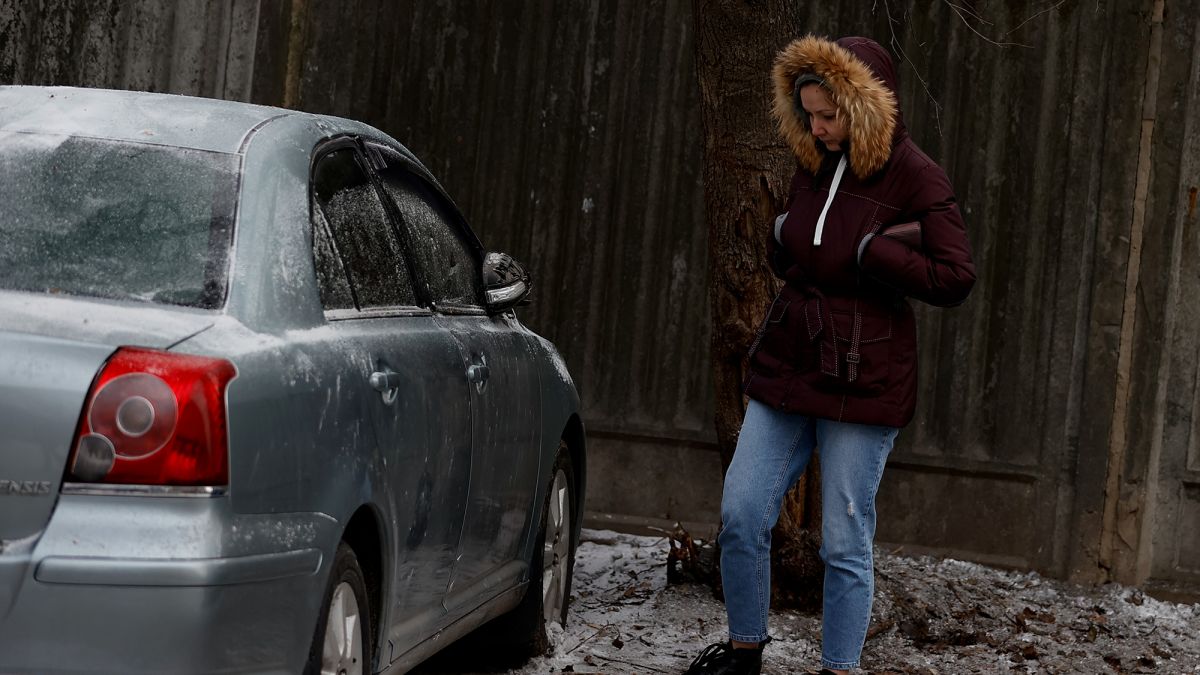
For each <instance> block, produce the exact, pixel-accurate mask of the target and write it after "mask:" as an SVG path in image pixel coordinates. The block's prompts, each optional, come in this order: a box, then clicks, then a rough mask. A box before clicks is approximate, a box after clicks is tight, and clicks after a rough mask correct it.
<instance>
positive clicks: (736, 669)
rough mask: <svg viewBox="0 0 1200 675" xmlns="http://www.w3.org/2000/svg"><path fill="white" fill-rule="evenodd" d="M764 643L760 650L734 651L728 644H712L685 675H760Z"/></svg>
mask: <svg viewBox="0 0 1200 675" xmlns="http://www.w3.org/2000/svg"><path fill="white" fill-rule="evenodd" d="M767 642H770V640H769V639H768V640H766V641H764V642H763V643H762V644H760V645H759V646H758V649H734V648H733V645H732V644H730V643H728V642H718V643H716V644H711V645H709V646H707V647H705V648H704V651H702V652H700V656H697V657H696V660H695V661H692V665H691V666H689V667H688V669H687V671H685V672H684V674H683V675H758V674H759V672H760V671H761V670H762V652H763V647H765V646H766V645H767Z"/></svg>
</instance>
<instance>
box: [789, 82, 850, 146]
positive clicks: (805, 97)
mask: <svg viewBox="0 0 1200 675" xmlns="http://www.w3.org/2000/svg"><path fill="white" fill-rule="evenodd" d="M800 103H801V105H803V106H804V111H805V112H807V113H808V121H809V123H810V124H811V127H812V135H813V136H816V137H817V139H818V140H819V141H821V142H822V143H824V144H825V147H826V148H828V149H829V150H835V151H836V150H841V149H842V144H843V143H845V142H846V125H845V124H843V123H842V120H841V118H840V117H839V116H838V114H837V107H835V106H834V105H833V101H831V100H829V93H828V92H826V91H825V88H824V87H822V86H821V85H819V84H816V83H815V82H814V83H812V84H807V85H804V87H802V88H801V89H800Z"/></svg>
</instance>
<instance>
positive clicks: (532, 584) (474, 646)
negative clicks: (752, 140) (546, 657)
mask: <svg viewBox="0 0 1200 675" xmlns="http://www.w3.org/2000/svg"><path fill="white" fill-rule="evenodd" d="M579 514H580V509H579V505H578V504H577V503H576V489H575V472H574V467H573V466H572V463H571V453H570V450H569V449H568V448H567V444H566V443H564V442H560V443H559V446H558V453H557V455H556V457H555V459H554V467H553V469H552V470H551V472H550V478H549V480H548V481H547V482H546V492H545V499H544V501H543V502H542V514H541V523H540V525H539V527H538V532H537V537H536V539H535V542H534V550H533V556H532V560H531V561H530V570H529V585H528V586H527V587H526V590H525V597H524V598H522V599H521V604H519V605H517V606H516V608H514V609H513V610H512V611H510V612H508V613H507V614H504V615H502V616H499V617H496V618H495V619H492V620H491V621H489V622H488V623H486V624H484V625H483V626H481V627H480V628H479V629H478V630H476V631H475V632H474V633H473V634H472V635H471V636H469V637H468V638H467V640H466V641H465V643H464V647H466V649H462V650H455V651H461V654H462V656H463V657H466V658H468V659H469V658H470V657H469V656H467V655H469V654H486V655H487V660H488V661H489V663H490V665H491V666H492V667H502V668H508V667H514V666H517V665H520V664H521V663H524V662H525V661H527V660H529V659H530V658H532V657H534V656H539V655H541V654H545V653H546V650H547V649H548V648H549V646H550V643H549V638H548V636H547V633H546V626H547V624H548V623H550V622H557V623H559V624H561V625H563V626H565V625H566V622H567V609H568V607H569V605H570V599H571V575H572V573H573V572H574V570H575V548H576V546H577V544H578V541H577V540H576V537H575V519H576V518H578V517H579Z"/></svg>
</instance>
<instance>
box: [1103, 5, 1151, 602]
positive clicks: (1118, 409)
mask: <svg viewBox="0 0 1200 675" xmlns="http://www.w3.org/2000/svg"><path fill="white" fill-rule="evenodd" d="M1164 4H1165V0H1154V10H1153V14H1152V16H1151V19H1150V43H1149V46H1148V48H1147V58H1146V82H1145V85H1144V86H1143V89H1142V115H1141V118H1142V130H1141V142H1140V148H1139V152H1138V163H1137V182H1136V184H1135V187H1134V196H1133V213H1132V217H1131V219H1130V227H1129V256H1128V258H1127V264H1126V273H1125V299H1124V303H1123V308H1122V311H1121V333H1120V342H1119V343H1118V347H1117V350H1118V351H1117V377H1116V396H1115V397H1114V403H1113V422H1112V427H1111V431H1110V432H1109V439H1108V468H1107V473H1106V478H1105V486H1104V519H1103V521H1102V526H1101V533H1100V561H1099V562H1100V566H1101V567H1102V568H1104V569H1105V570H1107V572H1108V576H1109V577H1110V579H1114V580H1126V576H1127V575H1126V574H1124V572H1125V570H1123V569H1114V568H1115V567H1116V560H1115V558H1116V546H1117V542H1116V539H1117V528H1118V517H1119V513H1118V512H1119V507H1120V505H1121V504H1120V502H1121V484H1122V483H1123V482H1124V478H1125V476H1124V475H1123V474H1124V466H1125V457H1126V454H1127V453H1128V450H1129V439H1128V435H1129V399H1130V393H1131V392H1130V389H1131V387H1132V377H1131V372H1130V371H1131V369H1132V366H1133V363H1132V362H1133V340H1134V332H1135V329H1136V328H1137V291H1138V282H1139V277H1140V275H1141V254H1142V238H1143V236H1144V233H1145V224H1146V202H1147V199H1148V198H1149V192H1150V171H1151V167H1152V164H1151V163H1152V160H1153V148H1154V124H1155V120H1156V117H1157V98H1158V74H1159V69H1160V66H1161V59H1162V27H1163V5H1164ZM1125 543H1126V546H1127V547H1129V548H1131V549H1132V548H1135V547H1136V542H1125Z"/></svg>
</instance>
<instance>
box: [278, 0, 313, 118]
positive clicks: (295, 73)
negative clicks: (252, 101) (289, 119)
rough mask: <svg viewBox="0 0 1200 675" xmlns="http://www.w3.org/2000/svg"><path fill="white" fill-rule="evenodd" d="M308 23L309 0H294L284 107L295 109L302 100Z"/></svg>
mask: <svg viewBox="0 0 1200 675" xmlns="http://www.w3.org/2000/svg"><path fill="white" fill-rule="evenodd" d="M307 23H308V0H292V16H291V21H290V22H289V25H288V42H287V77H286V79H285V80H284V87H283V107H284V108H289V109H295V107H296V104H297V103H298V102H299V100H300V69H301V66H302V65H303V61H304V42H305V39H304V32H305V28H306V24H307Z"/></svg>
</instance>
